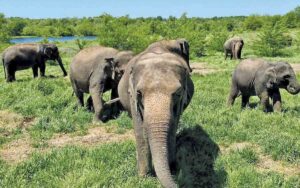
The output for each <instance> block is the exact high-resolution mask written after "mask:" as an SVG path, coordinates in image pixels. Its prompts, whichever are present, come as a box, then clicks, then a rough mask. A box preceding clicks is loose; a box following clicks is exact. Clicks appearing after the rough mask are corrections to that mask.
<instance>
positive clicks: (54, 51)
mask: <svg viewBox="0 0 300 188" xmlns="http://www.w3.org/2000/svg"><path fill="white" fill-rule="evenodd" d="M47 60H57V62H58V64H59V66H60V68H61V70H62V71H63V73H64V76H67V72H66V70H65V68H64V66H63V64H62V60H61V57H60V55H59V51H58V48H57V46H56V45H55V44H17V45H14V46H11V47H8V48H7V49H6V50H5V51H4V52H3V54H2V61H3V67H4V74H5V78H6V81H7V82H12V81H15V80H16V77H15V73H16V71H18V70H23V69H27V68H30V67H31V68H32V70H33V77H37V76H38V69H40V75H41V76H45V70H46V61H47Z"/></svg>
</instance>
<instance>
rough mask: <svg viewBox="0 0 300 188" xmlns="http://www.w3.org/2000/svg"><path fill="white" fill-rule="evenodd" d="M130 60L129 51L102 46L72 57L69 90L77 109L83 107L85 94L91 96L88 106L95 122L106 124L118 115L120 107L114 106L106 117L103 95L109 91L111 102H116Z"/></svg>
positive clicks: (90, 48) (130, 54)
mask: <svg viewBox="0 0 300 188" xmlns="http://www.w3.org/2000/svg"><path fill="white" fill-rule="evenodd" d="M132 57H133V53H132V52H131V51H118V50H116V49H114V48H109V47H101V46H95V47H89V48H85V49H83V50H81V51H80V52H79V53H78V54H77V55H76V56H75V57H74V59H73V61H72V63H71V65H70V66H71V68H70V80H71V83H72V87H73V90H74V93H75V95H76V96H77V98H78V104H79V105H80V106H84V101H83V97H84V93H89V94H90V95H91V97H89V99H88V102H87V103H88V105H87V106H88V108H91V106H92V107H93V109H94V111H95V116H94V120H95V121H97V122H98V121H103V122H105V121H107V120H108V119H110V118H111V117H112V116H117V114H118V113H119V112H120V108H121V104H120V103H119V102H116V103H113V104H112V105H111V107H110V108H111V111H110V112H109V114H105V113H104V111H105V110H104V108H103V107H104V103H103V99H102V95H103V93H104V92H106V91H108V90H111V99H115V98H118V83H119V81H120V79H121V77H122V75H123V73H124V70H125V68H126V65H127V63H128V62H129V60H130V59H131V58H132Z"/></svg>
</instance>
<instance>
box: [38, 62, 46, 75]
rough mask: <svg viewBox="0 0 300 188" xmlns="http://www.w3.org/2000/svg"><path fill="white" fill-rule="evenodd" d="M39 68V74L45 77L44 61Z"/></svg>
mask: <svg viewBox="0 0 300 188" xmlns="http://www.w3.org/2000/svg"><path fill="white" fill-rule="evenodd" d="M39 68H40V75H41V77H45V70H46V64H45V63H41V64H40V65H39Z"/></svg>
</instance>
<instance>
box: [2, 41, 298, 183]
mask: <svg viewBox="0 0 300 188" xmlns="http://www.w3.org/2000/svg"><path fill="white" fill-rule="evenodd" d="M246 40H247V39H246ZM246 44H247V43H246ZM91 45H92V44H91ZM59 47H60V51H61V54H62V57H63V63H64V65H65V67H66V68H68V67H69V64H70V62H71V59H72V57H73V55H74V54H76V52H77V48H76V46H75V45H74V44H73V43H72V42H67V43H60V44H59ZM244 54H245V56H246V57H251V51H248V50H247V46H245V51H244ZM295 54H296V53H295ZM271 60H273V61H277V60H286V61H288V62H290V63H300V56H299V53H298V56H297V54H296V55H293V56H290V57H280V58H271ZM193 61H194V62H198V63H199V62H205V65H206V66H207V67H210V68H212V69H217V72H215V73H212V74H208V75H205V76H203V75H197V74H193V76H192V79H193V81H194V84H195V94H194V97H193V100H192V102H191V104H190V106H189V107H188V108H187V110H186V111H185V112H184V114H183V116H182V118H181V121H180V129H179V130H178V142H177V143H178V146H177V150H178V151H177V163H178V167H179V170H178V172H177V175H176V179H177V181H178V182H179V184H180V185H181V186H182V187H233V188H235V187H236V188H240V187H270V188H271V187H272V188H273V187H287V188H288V187H291V188H294V187H300V139H299V135H300V121H299V120H300V104H299V101H300V96H299V95H296V96H292V95H290V94H288V93H287V92H286V91H283V90H282V98H283V112H282V113H268V114H266V113H264V112H262V111H261V110H260V109H259V105H258V98H257V97H252V98H251V100H250V102H251V108H247V109H245V110H241V108H240V103H241V102H240V98H238V99H237V102H236V104H235V105H234V106H233V107H232V108H231V109H229V108H227V107H226V105H225V104H226V99H227V96H228V93H229V87H230V79H231V78H230V77H231V72H232V70H233V68H234V67H235V65H236V64H238V61H231V60H227V61H224V58H223V54H221V53H220V54H215V55H210V56H205V57H203V58H197V59H194V60H193ZM199 64H200V63H199ZM46 74H47V75H48V76H49V75H52V76H51V77H48V78H38V79H33V78H32V71H31V70H25V71H19V72H17V74H16V78H17V82H15V83H10V84H7V83H5V81H4V75H3V69H2V66H1V68H0V85H1V86H0V157H1V160H0V187H128V188H129V187H149V188H150V187H160V185H159V182H158V180H157V179H156V178H155V177H147V178H140V177H138V176H137V170H136V159H135V154H136V153H135V141H134V139H132V125H131V120H130V119H129V118H128V117H127V115H126V113H123V114H122V115H121V117H120V118H119V119H117V120H113V121H109V122H108V123H106V124H101V125H94V124H92V116H93V115H92V114H91V113H89V112H87V111H86V110H85V109H83V108H79V109H77V108H76V99H75V96H72V88H71V86H70V83H69V79H68V77H66V78H63V77H62V72H61V70H60V68H59V66H57V64H56V63H54V62H50V63H48V65H47V69H46ZM298 80H300V75H298ZM91 130H92V131H91ZM95 130H97V131H98V132H97V133H99V134H103V137H101V135H100V137H99V135H96V134H93V132H94V133H95ZM104 136H105V137H104ZM105 140H111V142H110V141H109V142H105Z"/></svg>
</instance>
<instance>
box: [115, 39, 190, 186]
mask: <svg viewBox="0 0 300 188" xmlns="http://www.w3.org/2000/svg"><path fill="white" fill-rule="evenodd" d="M176 43H177V42H176V41H175V40H170V41H160V42H156V43H153V44H152V45H150V46H149V47H148V48H147V49H146V50H145V51H144V52H142V53H141V54H139V55H137V56H135V57H134V58H133V59H132V60H131V61H130V62H129V64H128V66H127V68H126V70H125V73H124V75H123V77H122V79H121V81H120V83H119V86H118V92H119V97H120V101H121V103H122V105H123V107H124V109H125V110H126V111H128V113H129V115H130V116H131V117H132V119H133V125H134V130H135V137H136V142H137V164H138V172H139V175H140V176H145V175H147V174H148V173H151V172H153V169H152V164H153V165H154V170H155V173H156V175H157V177H158V179H159V180H160V182H161V184H162V185H163V186H164V187H168V188H169V187H176V183H175V182H174V180H173V179H172V176H171V171H170V167H173V166H174V165H175V150H176V143H175V141H176V139H175V136H176V135H175V134H176V130H177V126H178V122H179V118H180V115H181V114H182V112H183V111H184V109H185V108H186V107H187V106H188V104H189V103H190V101H191V98H192V96H193V93H194V85H193V82H192V80H191V78H190V68H189V66H188V62H187V61H186V57H184V56H182V54H183V53H184V52H180V51H173V50H169V51H168V50H166V49H168V48H169V47H170V48H169V49H173V47H172V45H174V48H176V46H177V44H176Z"/></svg>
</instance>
